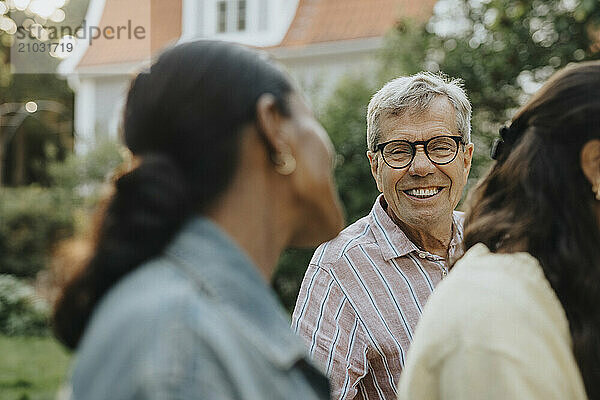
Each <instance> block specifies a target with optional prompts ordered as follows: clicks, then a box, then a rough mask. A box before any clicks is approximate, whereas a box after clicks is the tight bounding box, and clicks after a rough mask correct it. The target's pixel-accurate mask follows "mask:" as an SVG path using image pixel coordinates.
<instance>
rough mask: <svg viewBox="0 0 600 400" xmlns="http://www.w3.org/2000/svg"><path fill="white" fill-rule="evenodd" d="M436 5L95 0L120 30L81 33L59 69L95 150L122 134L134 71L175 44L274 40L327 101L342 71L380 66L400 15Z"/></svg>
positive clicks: (81, 144) (99, 12) (97, 10)
mask: <svg viewBox="0 0 600 400" xmlns="http://www.w3.org/2000/svg"><path fill="white" fill-rule="evenodd" d="M434 4H435V0H169V1H164V0H162V1H161V0H91V1H90V5H89V8H88V12H87V15H86V19H85V21H86V24H87V26H88V27H98V28H99V29H102V30H103V32H108V33H109V34H110V35H102V36H101V37H99V38H97V39H96V40H93V41H90V40H85V41H83V40H82V41H80V43H79V44H78V45H77V46H76V49H75V51H74V52H73V54H72V56H71V57H69V58H67V59H66V60H65V61H63V63H62V64H61V66H60V68H59V72H61V73H62V74H64V75H66V76H67V77H68V79H69V83H70V85H71V87H72V88H73V89H74V91H75V93H76V97H75V131H76V134H77V139H76V150H77V151H79V152H85V150H86V149H87V148H88V147H89V146H90V145H92V144H93V143H94V142H95V141H96V140H97V139H98V138H99V137H100V136H102V135H109V136H116V135H117V132H118V127H119V123H120V115H121V110H122V107H123V104H124V99H125V94H126V91H127V89H128V85H129V81H130V79H131V77H132V76H133V74H135V73H136V72H137V71H139V70H140V69H141V68H144V67H146V66H148V65H149V63H150V60H151V57H152V55H154V54H155V53H156V52H157V51H159V50H160V49H162V48H164V47H165V46H167V45H169V44H172V43H176V42H179V41H188V40H193V39H199V38H205V39H218V40H227V41H233V42H238V43H243V44H246V45H250V46H253V47H256V48H261V49H264V50H265V51H267V52H269V53H270V54H271V55H272V56H273V57H274V58H275V59H277V60H278V61H280V62H281V63H282V64H284V65H285V66H286V67H287V68H288V70H289V71H290V73H291V74H292V75H293V76H294V77H295V78H296V79H297V80H298V81H299V82H300V85H301V86H302V87H303V89H304V90H306V91H307V92H308V93H309V94H310V96H311V97H312V98H313V100H315V99H316V102H317V104H318V103H319V100H322V99H325V98H326V97H327V95H328V94H330V93H331V91H332V90H333V88H334V87H335V85H336V83H337V82H338V81H339V79H340V78H341V77H342V76H344V75H347V74H363V75H368V74H369V72H370V71H373V68H374V66H375V64H374V63H375V54H376V52H377V50H378V49H380V48H381V47H382V45H383V36H384V35H385V33H386V32H387V31H388V30H389V29H391V28H392V27H393V26H394V24H395V23H396V21H398V19H399V18H400V17H409V18H415V19H421V20H426V19H427V18H428V17H429V16H430V15H431V14H432V12H433V6H434ZM117 27H119V29H120V27H123V29H124V30H123V32H120V31H119V32H120V33H122V34H123V38H121V39H120V40H114V36H115V32H116V30H117ZM136 28H137V29H138V33H142V32H143V33H144V35H141V34H140V35H139V37H137V39H136V37H132V36H131V30H134V31H135V29H136ZM125 34H128V35H129V36H128V37H127V39H125ZM90 36H91V35H90ZM110 36H113V37H110Z"/></svg>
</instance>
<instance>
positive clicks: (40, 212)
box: [0, 186, 74, 277]
mask: <svg viewBox="0 0 600 400" xmlns="http://www.w3.org/2000/svg"><path fill="white" fill-rule="evenodd" d="M73 201H74V200H73V198H72V196H71V195H70V194H69V192H67V191H65V190H62V189H43V188H40V187H38V186H31V187H24V188H4V189H2V190H0V273H4V274H14V275H16V276H20V277H34V276H35V274H36V273H37V272H38V271H40V270H41V269H43V268H44V266H45V265H46V263H47V262H48V256H49V253H50V251H51V249H52V245H53V244H54V243H56V241H58V240H60V239H63V238H66V237H68V236H69V235H71V234H72V233H73V216H72V206H73Z"/></svg>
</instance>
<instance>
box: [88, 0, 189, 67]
mask: <svg viewBox="0 0 600 400" xmlns="http://www.w3.org/2000/svg"><path fill="white" fill-rule="evenodd" d="M181 2H182V0H169V1H165V0H126V1H123V0H107V1H106V4H105V6H104V11H103V13H102V17H101V19H100V23H99V24H98V26H99V27H100V28H104V27H108V26H112V27H118V26H127V24H128V21H132V26H133V27H135V26H138V25H139V26H143V27H144V28H145V31H146V36H147V39H145V40H138V39H135V38H133V39H127V38H124V37H121V39H116V38H115V39H112V40H111V39H106V38H104V37H101V38H99V39H96V40H94V41H93V42H92V45H91V46H90V47H88V49H87V51H86V52H85V54H84V56H83V57H82V59H81V61H80V62H79V65H78V67H82V66H83V67H88V66H93V65H102V64H120V63H128V62H137V61H142V60H146V59H148V58H149V57H150V55H151V54H154V53H155V52H156V51H157V50H160V49H162V48H163V47H164V46H166V45H167V44H169V43H171V42H174V41H175V40H177V39H178V38H179V37H180V36H181ZM149 3H150V5H151V7H150V10H147V9H144V7H145V8H147V7H148V4H149ZM140 10H141V11H140ZM148 11H150V12H149V13H148ZM144 14H145V15H147V17H146V18H144V17H143V15H144ZM140 16H141V17H140ZM148 17H149V18H150V23H148ZM148 25H149V26H148ZM123 32H125V31H123ZM148 32H149V35H148ZM122 35H123V36H125V33H122Z"/></svg>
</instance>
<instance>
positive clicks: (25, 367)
mask: <svg viewBox="0 0 600 400" xmlns="http://www.w3.org/2000/svg"><path fill="white" fill-rule="evenodd" d="M0 354H2V357H0V400H24V399H28V400H54V399H55V398H57V397H56V392H57V391H58V389H59V387H60V386H61V384H62V383H63V382H64V381H65V376H66V374H67V370H68V367H69V362H70V354H69V353H67V352H66V351H65V350H64V348H63V347H62V346H60V344H58V343H57V342H56V341H55V340H54V339H53V338H52V337H50V336H49V337H44V338H37V337H6V336H0Z"/></svg>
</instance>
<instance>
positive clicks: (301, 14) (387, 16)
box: [277, 0, 436, 47]
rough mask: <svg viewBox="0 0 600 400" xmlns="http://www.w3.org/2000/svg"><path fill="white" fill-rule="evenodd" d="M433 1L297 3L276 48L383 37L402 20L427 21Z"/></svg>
mask: <svg viewBox="0 0 600 400" xmlns="http://www.w3.org/2000/svg"><path fill="white" fill-rule="evenodd" d="M435 2H436V0H299V2H298V8H297V9H296V15H295V16H294V19H293V21H292V23H291V25H290V28H289V29H288V31H287V33H286V35H285V37H284V38H283V40H282V41H281V43H280V44H279V46H277V47H291V46H303V45H308V44H314V43H321V42H332V41H338V40H350V39H360V38H369V37H376V36H383V35H384V34H385V33H386V32H387V31H388V30H389V29H391V28H392V27H393V26H394V25H395V23H396V22H397V21H398V19H399V18H401V17H410V18H414V19H418V20H426V19H428V18H429V17H430V16H431V14H432V13H433V6H434V4H435Z"/></svg>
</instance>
